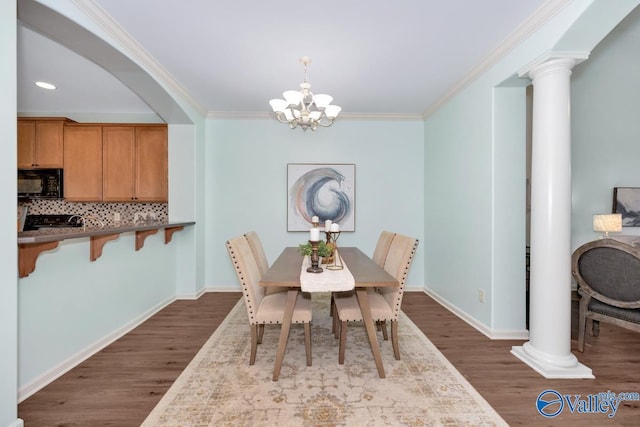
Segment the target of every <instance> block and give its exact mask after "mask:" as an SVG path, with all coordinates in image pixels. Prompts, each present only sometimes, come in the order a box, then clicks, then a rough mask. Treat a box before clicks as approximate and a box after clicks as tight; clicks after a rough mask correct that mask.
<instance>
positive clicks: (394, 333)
mask: <svg viewBox="0 0 640 427" xmlns="http://www.w3.org/2000/svg"><path fill="white" fill-rule="evenodd" d="M384 330H385V332H386V331H387V327H386V326H385V327H384ZM385 339H386V337H385ZM391 344H392V345H393V355H394V356H395V357H396V360H400V347H399V346H398V321H397V320H392V321H391Z"/></svg>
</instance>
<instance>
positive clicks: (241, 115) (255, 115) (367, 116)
mask: <svg viewBox="0 0 640 427" xmlns="http://www.w3.org/2000/svg"><path fill="white" fill-rule="evenodd" d="M207 118H208V119H241V120H249V119H253V120H255V119H275V118H274V115H273V113H271V112H266V111H209V112H208V113H207ZM336 120H337V121H341V120H372V121H384V120H393V121H408V120H411V121H412V120H419V121H422V120H424V119H423V117H422V114H392V113H389V114H387V113H340V117H338V119H336Z"/></svg>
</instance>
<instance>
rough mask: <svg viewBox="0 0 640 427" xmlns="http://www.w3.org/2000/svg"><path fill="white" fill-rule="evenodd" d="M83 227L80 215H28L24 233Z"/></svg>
mask: <svg viewBox="0 0 640 427" xmlns="http://www.w3.org/2000/svg"><path fill="white" fill-rule="evenodd" d="M67 227H82V219H81V218H80V216H79V215H64V214H59V215H58V214H55V215H27V218H26V219H25V222H24V229H23V230H24V231H28V230H39V229H41V228H67Z"/></svg>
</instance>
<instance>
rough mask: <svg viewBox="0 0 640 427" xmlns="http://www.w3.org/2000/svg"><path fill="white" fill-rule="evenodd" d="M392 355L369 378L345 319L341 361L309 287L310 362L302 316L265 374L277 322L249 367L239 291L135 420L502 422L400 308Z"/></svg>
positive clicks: (369, 364)
mask: <svg viewBox="0 0 640 427" xmlns="http://www.w3.org/2000/svg"><path fill="white" fill-rule="evenodd" d="M398 325H399V327H398V330H399V341H400V355H401V360H396V359H395V358H394V356H393V349H392V346H391V341H390V340H389V341H384V340H382V335H381V333H379V340H380V348H381V353H382V358H383V361H384V368H385V373H386V378H384V379H382V378H379V377H378V372H377V370H376V366H375V363H374V361H373V356H372V354H371V348H370V346H369V342H368V339H367V335H366V333H365V331H364V327H363V326H362V325H361V324H358V323H353V324H349V329H348V334H347V347H346V356H345V363H344V365H339V364H338V340H337V339H335V338H334V336H333V334H332V333H331V317H330V316H329V294H324V293H314V294H313V322H312V332H311V334H312V354H313V366H306V361H305V352H304V333H303V329H302V325H292V327H291V332H290V335H289V343H288V345H287V351H286V354H285V358H284V362H283V366H282V370H281V372H280V379H279V381H272V375H273V366H274V360H275V354H276V347H277V342H278V336H279V332H280V328H279V326H276V325H268V326H267V327H266V328H265V333H264V338H263V341H262V344H259V345H258V354H257V357H256V363H255V365H253V366H249V350H250V342H249V327H248V320H247V312H246V309H245V306H244V301H243V300H240V301H239V302H238V304H237V305H236V306H235V307H234V308H233V309H232V310H231V312H230V313H229V315H228V316H227V318H226V319H225V321H224V322H223V323H222V324H221V325H220V326H219V327H218V329H217V330H216V331H215V333H214V334H213V335H212V336H211V337H210V338H209V340H208V341H207V343H206V344H205V345H204V346H203V347H202V349H201V350H200V351H199V352H198V354H197V355H196V356H195V357H194V359H193V360H192V361H191V363H190V364H189V366H187V368H186V369H185V370H184V372H183V373H182V374H181V375H180V376H179V377H178V379H177V380H176V381H175V383H174V384H173V385H172V386H171V388H170V389H169V390H168V391H167V393H166V394H165V396H163V398H162V399H161V401H160V402H159V403H158V405H157V406H156V407H155V408H154V410H153V411H152V412H151V414H149V416H148V417H147V419H146V420H145V422H144V423H143V424H142V425H143V426H148V427H159V426H165V427H169V426H171V427H174V426H203V427H204V426H234V427H235V426H253V427H257V426H350V427H351V426H368V427H369V426H463V425H467V426H503V425H507V424H506V423H505V422H504V420H503V419H502V418H501V417H500V416H499V415H498V414H497V413H496V412H495V410H494V409H493V408H492V407H491V406H490V405H489V404H488V403H487V402H486V401H485V400H484V399H483V398H482V397H481V396H480V394H479V393H478V392H477V391H476V390H475V389H474V388H473V387H472V386H471V385H470V384H469V383H468V382H467V381H466V380H465V379H464V377H463V376H462V375H461V374H460V373H459V372H458V371H457V370H456V369H455V368H454V367H453V365H451V363H449V361H447V359H446V358H445V357H444V356H443V355H442V354H441V353H440V352H439V351H438V349H437V348H436V347H435V346H434V345H433V344H432V343H431V341H429V340H428V339H427V337H426V336H425V335H424V334H423V333H422V332H421V331H420V330H419V329H418V328H417V327H416V326H415V324H414V323H413V322H412V321H411V320H410V319H409V318H408V317H407V316H406V315H404V313H402V314H401V318H400V320H399V322H398Z"/></svg>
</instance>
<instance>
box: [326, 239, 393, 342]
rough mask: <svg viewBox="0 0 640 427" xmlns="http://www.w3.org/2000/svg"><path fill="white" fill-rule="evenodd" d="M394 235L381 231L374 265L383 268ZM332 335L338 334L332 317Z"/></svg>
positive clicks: (334, 319) (335, 321) (345, 293)
mask: <svg viewBox="0 0 640 427" xmlns="http://www.w3.org/2000/svg"><path fill="white" fill-rule="evenodd" d="M395 235H396V233H392V232H391V231H387V230H383V231H381V232H380V236H379V237H378V242H377V243H376V247H375V249H374V250H373V258H372V259H373V262H375V263H376V264H378V265H379V266H380V267H382V268H384V261H385V260H386V259H387V253H389V247H390V246H391V241H392V240H393V236H395ZM350 294H351V295H354V294H355V291H345V292H344V293H342V295H343V296H348V295H350ZM333 296H334V294H331V309H330V312H331V315H332V316H333V313H334V312H335V307H334V304H333ZM376 323H378V329H381V326H380V324H379V322H376ZM386 331H387V330H386V328H385V329H384V333H385V334H384V335H385V336H384V339H387V333H386ZM333 333H334V334H336V337H337V333H338V328H337V318H336V317H334V318H333Z"/></svg>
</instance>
